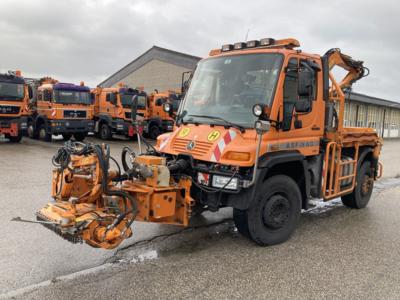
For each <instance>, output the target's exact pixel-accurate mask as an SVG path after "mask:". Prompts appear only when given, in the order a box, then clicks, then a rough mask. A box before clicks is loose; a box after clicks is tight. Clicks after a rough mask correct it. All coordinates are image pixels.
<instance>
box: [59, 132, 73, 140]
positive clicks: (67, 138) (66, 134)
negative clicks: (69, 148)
mask: <svg viewBox="0 0 400 300" xmlns="http://www.w3.org/2000/svg"><path fill="white" fill-rule="evenodd" d="M61 135H62V137H63V139H64V141H69V140H70V139H71V137H72V134H71V133H63V134H61Z"/></svg>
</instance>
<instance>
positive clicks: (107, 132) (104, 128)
mask: <svg viewBox="0 0 400 300" xmlns="http://www.w3.org/2000/svg"><path fill="white" fill-rule="evenodd" d="M111 136H112V133H111V129H110V126H108V125H107V124H106V123H103V124H101V125H100V131H99V138H101V139H102V140H110V139H111Z"/></svg>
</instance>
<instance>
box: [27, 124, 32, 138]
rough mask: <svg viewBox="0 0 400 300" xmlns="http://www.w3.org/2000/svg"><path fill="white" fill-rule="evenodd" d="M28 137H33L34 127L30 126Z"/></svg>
mask: <svg viewBox="0 0 400 300" xmlns="http://www.w3.org/2000/svg"><path fill="white" fill-rule="evenodd" d="M28 136H29V137H33V125H29V126H28Z"/></svg>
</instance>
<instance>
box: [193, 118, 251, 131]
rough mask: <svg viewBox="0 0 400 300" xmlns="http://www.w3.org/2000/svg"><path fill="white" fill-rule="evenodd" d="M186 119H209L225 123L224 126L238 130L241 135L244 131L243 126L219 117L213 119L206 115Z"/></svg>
mask: <svg viewBox="0 0 400 300" xmlns="http://www.w3.org/2000/svg"><path fill="white" fill-rule="evenodd" d="M188 117H195V118H205V119H211V120H218V121H222V122H224V123H225V125H227V126H230V127H234V128H236V129H238V130H239V131H240V132H241V133H243V132H245V131H246V128H244V127H243V126H241V125H239V124H236V123H232V122H230V121H228V120H225V119H224V118H221V117H215V116H207V115H188Z"/></svg>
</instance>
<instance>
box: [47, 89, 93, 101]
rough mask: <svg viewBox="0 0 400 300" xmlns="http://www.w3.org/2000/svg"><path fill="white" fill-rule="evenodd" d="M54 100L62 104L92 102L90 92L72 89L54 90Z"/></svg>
mask: <svg viewBox="0 0 400 300" xmlns="http://www.w3.org/2000/svg"><path fill="white" fill-rule="evenodd" d="M53 99H55V101H54V102H56V103H62V104H91V103H92V102H91V99H90V94H89V92H79V91H70V90H65V91H64V90H56V91H54V97H53Z"/></svg>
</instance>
